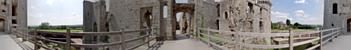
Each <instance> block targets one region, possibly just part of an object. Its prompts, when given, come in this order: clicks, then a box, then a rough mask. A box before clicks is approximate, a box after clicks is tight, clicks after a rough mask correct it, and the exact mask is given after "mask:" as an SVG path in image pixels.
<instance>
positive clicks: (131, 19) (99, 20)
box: [83, 0, 272, 45]
mask: <svg viewBox="0 0 351 50" xmlns="http://www.w3.org/2000/svg"><path fill="white" fill-rule="evenodd" d="M187 1H188V2H187V3H177V2H176V1H175V0H97V1H91V0H85V1H84V22H83V23H84V29H85V30H84V31H85V32H109V31H120V30H128V29H145V28H157V29H156V32H157V33H158V34H160V38H161V40H174V39H177V38H176V36H177V35H176V32H177V30H179V31H180V32H181V33H183V34H191V33H194V32H195V30H196V28H210V29H217V30H225V31H233V32H260V33H270V29H271V20H270V11H271V6H272V3H271V0H187ZM165 13H166V14H165ZM177 13H182V15H180V16H179V15H177ZM177 19H179V20H178V21H177ZM140 34H142V33H131V34H130V35H129V36H126V37H137V36H139V35H140ZM108 37H110V39H109V40H108V41H119V38H118V37H116V36H113V35H111V36H108ZM101 38H104V37H85V38H84V43H100V41H99V40H98V39H100V40H101ZM131 45H132V44H131Z"/></svg>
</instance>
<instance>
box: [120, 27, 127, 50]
mask: <svg viewBox="0 0 351 50" xmlns="http://www.w3.org/2000/svg"><path fill="white" fill-rule="evenodd" d="M120 40H121V42H122V43H121V45H120V46H121V50H126V48H125V45H124V44H125V40H124V29H122V32H121V34H120Z"/></svg>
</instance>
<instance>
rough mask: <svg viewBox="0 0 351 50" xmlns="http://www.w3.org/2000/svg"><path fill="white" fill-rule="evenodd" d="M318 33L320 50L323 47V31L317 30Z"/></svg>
mask: <svg viewBox="0 0 351 50" xmlns="http://www.w3.org/2000/svg"><path fill="white" fill-rule="evenodd" d="M318 31H319V32H320V33H319V45H320V46H319V50H322V46H323V31H321V30H320V29H318Z"/></svg>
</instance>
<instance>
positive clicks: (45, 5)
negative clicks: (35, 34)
mask: <svg viewBox="0 0 351 50" xmlns="http://www.w3.org/2000/svg"><path fill="white" fill-rule="evenodd" d="M42 22H49V23H50V25H77V24H82V23H83V0H30V1H28V25H29V26H34V25H39V24H40V23H42Z"/></svg>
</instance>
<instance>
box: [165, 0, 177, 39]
mask: <svg viewBox="0 0 351 50" xmlns="http://www.w3.org/2000/svg"><path fill="white" fill-rule="evenodd" d="M174 3H175V1H174V0H168V3H167V5H168V17H170V18H171V24H172V26H171V30H172V31H171V33H168V34H172V37H169V38H170V39H174V38H175V37H173V36H175V33H176V25H175V24H176V22H177V21H176V20H177V19H176V17H175V16H174V14H175V13H174V12H173V4H174Z"/></svg>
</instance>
